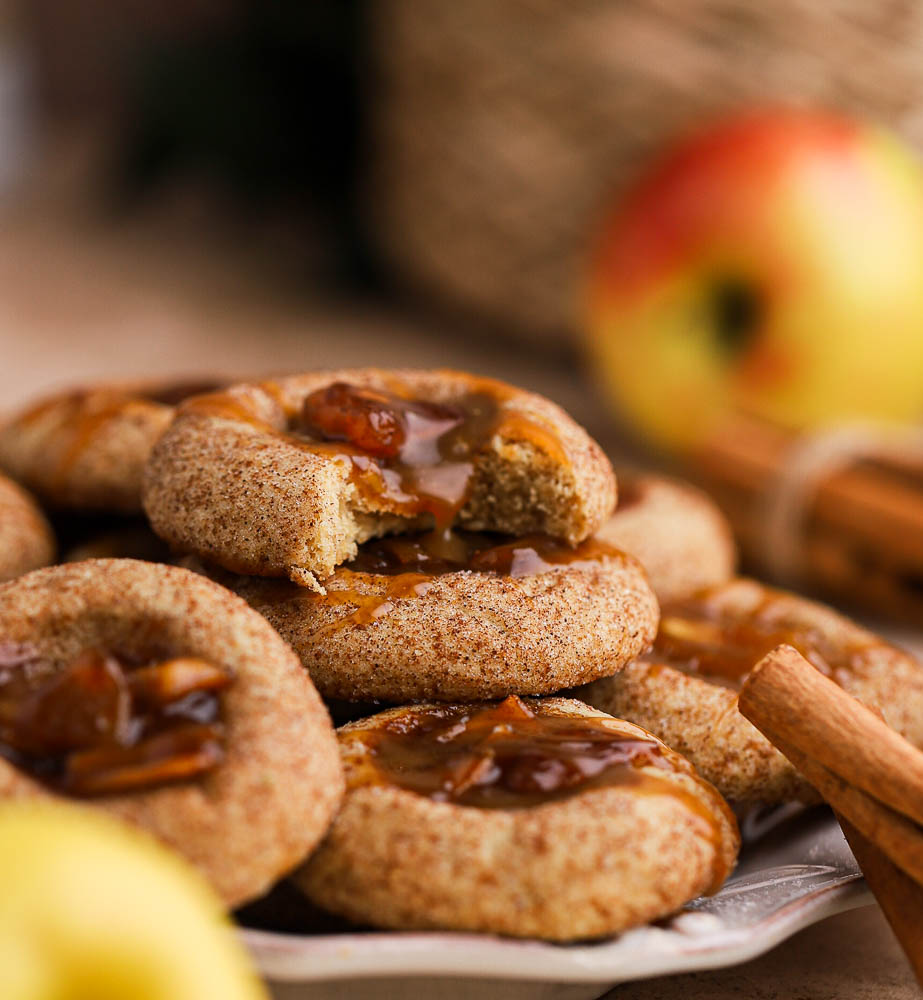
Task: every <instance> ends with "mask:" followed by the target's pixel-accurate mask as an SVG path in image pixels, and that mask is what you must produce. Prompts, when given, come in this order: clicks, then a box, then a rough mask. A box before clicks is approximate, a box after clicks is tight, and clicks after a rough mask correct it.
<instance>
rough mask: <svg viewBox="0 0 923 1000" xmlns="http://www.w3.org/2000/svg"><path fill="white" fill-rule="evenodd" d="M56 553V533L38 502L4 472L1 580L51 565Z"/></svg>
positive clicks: (0, 504)
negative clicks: (53, 532)
mask: <svg viewBox="0 0 923 1000" xmlns="http://www.w3.org/2000/svg"><path fill="white" fill-rule="evenodd" d="M54 556H55V540H54V535H53V534H52V531H51V527H50V525H49V524H48V521H47V520H46V519H45V515H44V514H43V513H42V512H41V510H40V509H39V507H38V504H36V502H35V501H34V500H33V499H32V497H30V496H29V494H28V493H26V491H25V490H24V489H22V488H21V487H19V486H17V485H16V483H14V482H12V481H11V480H9V479H7V478H6V476H2V475H0V581H3V580H11V579H12V578H13V577H16V576H20V575H21V574H23V573H28V572H29V570H32V569H38V568H39V567H40V566H47V565H48V564H49V563H50V562H52V561H53V560H54Z"/></svg>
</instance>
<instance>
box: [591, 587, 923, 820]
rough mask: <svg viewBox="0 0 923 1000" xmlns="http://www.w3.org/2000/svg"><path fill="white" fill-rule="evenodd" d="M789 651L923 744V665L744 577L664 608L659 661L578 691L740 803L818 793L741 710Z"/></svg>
mask: <svg viewBox="0 0 923 1000" xmlns="http://www.w3.org/2000/svg"><path fill="white" fill-rule="evenodd" d="M780 643H788V644H789V645H792V646H794V647H795V648H796V649H798V650H799V652H801V653H802V654H803V655H804V656H805V657H807V659H808V660H810V662H811V663H813V664H814V665H815V666H816V667H817V668H818V669H819V670H821V671H822V672H823V673H825V674H827V675H828V676H829V677H831V678H832V679H833V680H835V681H836V682H837V683H838V684H840V685H841V686H842V687H843V688H844V689H845V690H847V691H848V692H849V693H850V694H852V695H854V696H855V697H856V698H858V699H859V700H860V701H863V702H865V703H866V704H868V705H871V706H875V707H877V708H879V709H880V710H881V711H882V713H883V714H884V717H885V719H886V720H887V722H888V723H889V724H890V725H891V726H893V728H894V729H896V730H897V731H898V732H900V733H902V734H903V735H904V736H906V737H907V738H908V739H909V740H910V741H911V742H913V743H915V744H916V745H917V746H923V665H921V664H920V663H918V662H917V661H916V660H915V659H914V658H913V657H912V656H910V655H909V654H908V653H905V652H903V651H902V650H900V649H898V648H897V647H895V646H892V645H890V644H889V643H886V642H884V641H883V640H881V639H880V638H879V637H878V636H876V635H874V634H873V633H871V632H869V631H867V630H866V629H864V628H861V627H860V626H859V625H856V624H855V623H853V622H851V621H850V620H849V619H848V618H845V617H844V616H843V615H840V614H838V613H837V612H835V611H833V610H832V609H831V608H828V607H825V606H824V605H822V604H818V603H816V602H814V601H809V600H806V599H805V598H802V597H797V596H795V595H794V594H788V593H785V592H783V591H779V590H774V589H771V588H769V587H766V586H764V585H762V584H760V583H757V582H755V581H753V580H747V579H736V580H733V581H731V582H729V583H727V584H723V585H719V586H717V587H712V588H710V589H708V590H705V591H702V592H700V593H699V594H697V595H695V596H694V597H692V598H688V599H686V600H683V601H679V602H676V603H674V604H671V605H666V606H665V607H664V609H663V611H662V618H661V623H660V630H659V632H658V635H657V639H656V641H655V644H654V648H653V650H652V652H651V653H649V654H648V655H646V656H644V657H643V658H642V659H640V660H638V661H637V662H635V663H632V664H629V665H628V666H627V667H626V668H625V669H624V670H623V671H622V672H621V673H620V674H619V676H618V677H611V678H606V679H604V680H599V681H596V682H594V683H593V684H590V685H589V686H587V687H584V688H580V689H578V691H577V692H575V693H576V695H577V696H578V697H580V698H583V699H585V700H586V701H588V702H589V703H590V704H592V705H595V706H596V707H598V708H600V709H602V710H603V711H606V712H612V713H614V714H619V715H622V716H624V717H625V718H629V719H631V720H632V721H633V722H636V723H637V724H638V725H640V726H643V727H644V728H645V729H648V730H650V731H651V732H652V733H654V734H655V735H657V736H658V737H659V738H660V739H662V740H664V741H665V742H666V743H668V744H669V745H670V746H671V747H673V748H674V749H675V750H678V751H679V752H680V753H682V754H684V755H685V756H686V757H688V758H689V760H691V761H692V763H693V764H694V765H695V766H696V768H697V769H698V771H699V773H700V774H701V775H702V776H703V777H704V778H706V779H707V780H708V781H710V782H712V783H713V784H714V785H715V786H716V787H717V788H718V790H719V791H720V792H721V793H722V794H723V795H725V796H726V797H727V798H728V799H730V800H732V801H734V802H737V803H740V804H742V805H751V804H757V803H766V804H775V803H781V802H787V801H792V800H801V801H808V802H813V801H816V798H817V796H816V793H815V792H814V791H813V789H812V788H811V786H810V785H808V784H807V783H806V782H805V781H804V779H803V778H801V776H800V775H799V774H798V772H797V771H795V769H794V768H793V767H792V766H791V765H790V764H789V763H788V761H787V760H786V759H785V757H783V756H782V754H780V753H779V752H778V751H777V750H776V749H775V748H774V747H773V746H772V745H771V744H770V743H769V741H768V740H767V739H766V738H765V737H764V736H763V735H762V734H761V733H760V732H758V730H757V729H755V728H754V727H753V726H752V725H751V724H750V723H749V722H748V721H747V720H746V719H745V718H744V717H743V716H742V715H741V714H740V712H739V711H738V710H737V692H738V690H739V689H740V685H741V684H742V683H743V680H744V679H745V678H746V676H747V674H748V673H749V671H750V670H751V669H752V668H753V666H755V665H756V663H757V662H758V661H759V660H760V659H761V658H762V657H763V656H764V655H765V654H766V653H768V652H769V651H770V650H772V649H774V648H775V647H776V646H778V645H779V644H780Z"/></svg>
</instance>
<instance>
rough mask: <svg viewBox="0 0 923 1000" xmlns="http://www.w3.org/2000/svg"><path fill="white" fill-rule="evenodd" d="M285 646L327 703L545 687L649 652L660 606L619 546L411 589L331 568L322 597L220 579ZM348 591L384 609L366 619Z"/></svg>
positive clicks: (549, 689) (443, 578)
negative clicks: (396, 593)
mask: <svg viewBox="0 0 923 1000" xmlns="http://www.w3.org/2000/svg"><path fill="white" fill-rule="evenodd" d="M220 579H221V580H222V582H224V583H225V584H226V585H227V586H229V587H230V588H231V589H233V590H234V591H235V592H236V593H238V594H240V595H241V596H242V597H243V598H244V599H245V600H246V601H247V602H248V603H249V604H251V605H252V606H253V607H254V608H255V609H256V610H257V611H259V612H260V614H262V615H264V616H265V617H266V619H267V620H268V621H269V622H270V623H271V624H272V625H273V627H274V628H275V629H276V630H277V631H278V632H279V633H280V634H281V635H282V637H283V638H284V639H285V640H286V641H287V642H289V643H290V644H291V646H292V647H293V648H294V650H295V652H296V653H297V654H298V656H299V657H300V658H301V661H302V663H303V664H304V665H305V667H306V668H307V669H308V672H309V673H310V674H311V677H312V679H313V681H314V683H315V684H316V685H317V687H318V690H319V691H320V692H321V694H322V695H323V696H324V697H325V698H337V699H343V700H353V701H355V700H380V701H385V702H392V703H393V702H402V701H413V700H420V699H433V700H437V701H453V700H467V699H482V698H502V697H505V696H506V695H508V694H530V695H536V694H550V693H553V692H555V691H560V690H562V689H563V688H566V687H572V686H574V685H575V684H581V683H586V682H587V681H588V680H590V679H595V678H597V677H603V676H608V675H609V674H611V673H613V672H615V671H616V670H618V669H619V668H620V667H621V666H622V665H624V664H625V663H627V662H628V661H629V660H631V659H632V658H633V657H635V656H637V655H638V654H639V653H640V652H642V651H643V650H644V649H646V648H647V647H648V646H649V645H650V643H651V641H652V640H653V638H654V635H655V633H656V630H657V618H658V609H657V602H656V600H655V598H654V595H653V593H652V592H651V589H650V587H649V585H648V583H647V580H646V578H645V576H644V572H643V570H642V569H641V567H640V565H639V564H638V562H637V561H636V560H635V559H633V558H632V557H631V556H627V555H624V554H623V553H613V555H612V556H606V557H604V558H600V559H599V560H598V561H594V562H588V563H583V564H581V565H579V566H578V565H561V566H556V567H554V568H553V569H550V570H548V571H546V572H543V573H537V574H534V575H529V576H520V577H516V578H512V577H506V576H497V575H493V574H490V573H482V572H471V571H459V572H453V573H445V574H442V575H440V576H435V577H432V578H431V579H430V580H428V581H426V589H425V592H424V593H422V594H420V595H419V596H408V597H396V598H391V599H389V598H388V596H387V595H388V593H389V588H390V587H391V585H392V583H393V581H394V580H395V579H396V578H395V577H389V576H380V575H377V574H366V573H356V574H348V576H347V577H346V578H344V577H343V576H341V574H339V573H338V574H337V575H336V576H334V577H332V578H331V579H330V580H328V581H325V583H326V586H327V591H328V596H327V597H324V596H323V595H320V594H316V593H314V592H312V591H307V590H304V589H303V588H299V587H296V586H295V585H294V584H291V583H287V582H283V581H275V580H264V579H260V578H257V577H221V578H220ZM344 588H349V589H350V591H353V592H354V593H355V596H356V597H357V598H362V599H366V598H368V597H369V596H370V595H379V596H380V601H381V602H382V603H383V602H384V601H385V600H389V601H390V607H388V608H387V609H382V610H383V613H381V614H380V615H378V616H377V617H375V618H374V619H373V620H371V621H369V622H367V623H365V624H357V623H355V622H354V620H353V619H354V615H355V611H356V602H355V601H347V602H346V603H342V604H341V603H335V601H336V599H337V597H338V596H339V595H338V592H340V591H342V590H343V589H344Z"/></svg>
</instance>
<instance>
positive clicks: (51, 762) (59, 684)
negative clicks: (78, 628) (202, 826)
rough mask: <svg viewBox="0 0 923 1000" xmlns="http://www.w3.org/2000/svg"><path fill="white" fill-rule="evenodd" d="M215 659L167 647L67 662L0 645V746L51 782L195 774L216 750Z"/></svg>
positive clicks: (100, 786) (219, 742)
mask: <svg viewBox="0 0 923 1000" xmlns="http://www.w3.org/2000/svg"><path fill="white" fill-rule="evenodd" d="M231 680H232V678H231V675H230V674H229V673H228V671H226V670H224V669H223V668H221V667H217V666H215V665H213V664H211V663H208V662H207V661H205V660H201V659H198V658H195V657H175V658H172V659H168V660H162V661H156V662H153V663H148V664H146V665H140V666H135V667H131V666H129V665H128V664H127V663H126V662H125V661H124V659H123V658H120V657H116V656H114V655H113V654H111V653H104V652H101V651H99V650H88V651H87V652H85V653H83V654H81V655H80V656H79V657H77V659H76V660H74V661H73V663H71V664H70V665H69V666H68V667H66V668H65V669H63V670H55V669H54V668H53V667H52V666H51V664H49V663H48V662H46V661H44V660H42V659H41V657H39V656H37V655H36V654H35V653H33V652H32V651H30V650H29V649H27V648H24V647H4V648H2V649H0V756H2V757H4V758H6V759H7V760H8V761H9V762H10V763H12V764H13V765H14V766H16V767H18V768H20V769H21V770H23V771H25V772H27V773H29V774H30V775H32V776H33V777H34V778H37V779H38V780H40V781H42V782H44V783H45V784H47V785H49V786H51V787H52V788H54V789H56V790H57V791H59V792H62V793H65V794H68V795H75V796H97V795H109V794H117V793H124V792H132V791H137V790H146V789H148V788H152V787H156V786H160V785H163V784H168V783H172V782H176V781H183V780H187V779H189V778H192V777H197V776H200V775H202V774H204V773H206V772H207V771H209V770H211V769H212V768H214V767H215V766H216V765H217V764H218V763H220V762H221V760H222V759H223V757H224V750H223V726H222V724H221V721H220V718H219V716H220V703H219V701H218V696H219V693H220V692H221V691H223V690H224V689H225V688H227V687H228V686H229V685H230V683H231Z"/></svg>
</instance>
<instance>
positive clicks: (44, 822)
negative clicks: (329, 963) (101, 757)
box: [0, 802, 268, 1000]
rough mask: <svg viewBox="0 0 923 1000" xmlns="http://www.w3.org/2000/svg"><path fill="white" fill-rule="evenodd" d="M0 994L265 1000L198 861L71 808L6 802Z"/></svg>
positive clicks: (96, 999)
mask: <svg viewBox="0 0 923 1000" xmlns="http://www.w3.org/2000/svg"><path fill="white" fill-rule="evenodd" d="M0 885H2V891H0V996H2V997H3V1000H64V998H73V1000H77V998H91V997H92V1000H125V998H126V997H131V998H132V1000H208V998H212V997H215V998H217V997H220V998H221V1000H268V997H267V994H266V991H265V990H264V989H263V987H262V986H261V985H260V984H259V982H258V980H257V978H256V975H255V974H254V972H253V969H252V967H251V966H250V963H249V961H248V959H247V956H246V954H245V952H244V949H243V947H242V946H241V945H239V944H238V943H237V941H236V940H235V938H234V934H233V930H232V928H231V926H230V923H229V922H228V920H227V919H226V917H225V916H224V914H223V912H222V909H221V904H220V903H219V901H218V899H217V897H216V896H215V895H214V893H213V892H212V891H211V889H210V888H209V887H208V886H207V885H206V884H205V882H204V881H203V879H202V877H201V876H200V875H199V873H198V872H197V871H195V870H194V869H193V868H192V866H191V865H189V864H187V863H186V862H185V861H184V860H183V859H182V858H180V857H179V856H178V855H175V854H173V853H172V852H171V851H169V850H168V849H167V848H166V847H163V846H161V845H160V844H159V843H157V842H155V841H154V840H152V839H151V838H150V837H148V836H146V835H145V834H143V833H141V832H140V831H138V830H135V829H132V828H130V827H127V826H124V825H122V824H120V823H118V822H116V821H115V820H114V819H110V818H108V817H106V816H104V815H102V814H100V813H95V812H91V811H90V810H88V809H84V808H82V807H79V806H76V805H66V804H63V803H52V802H8V803H4V804H3V805H0Z"/></svg>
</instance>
